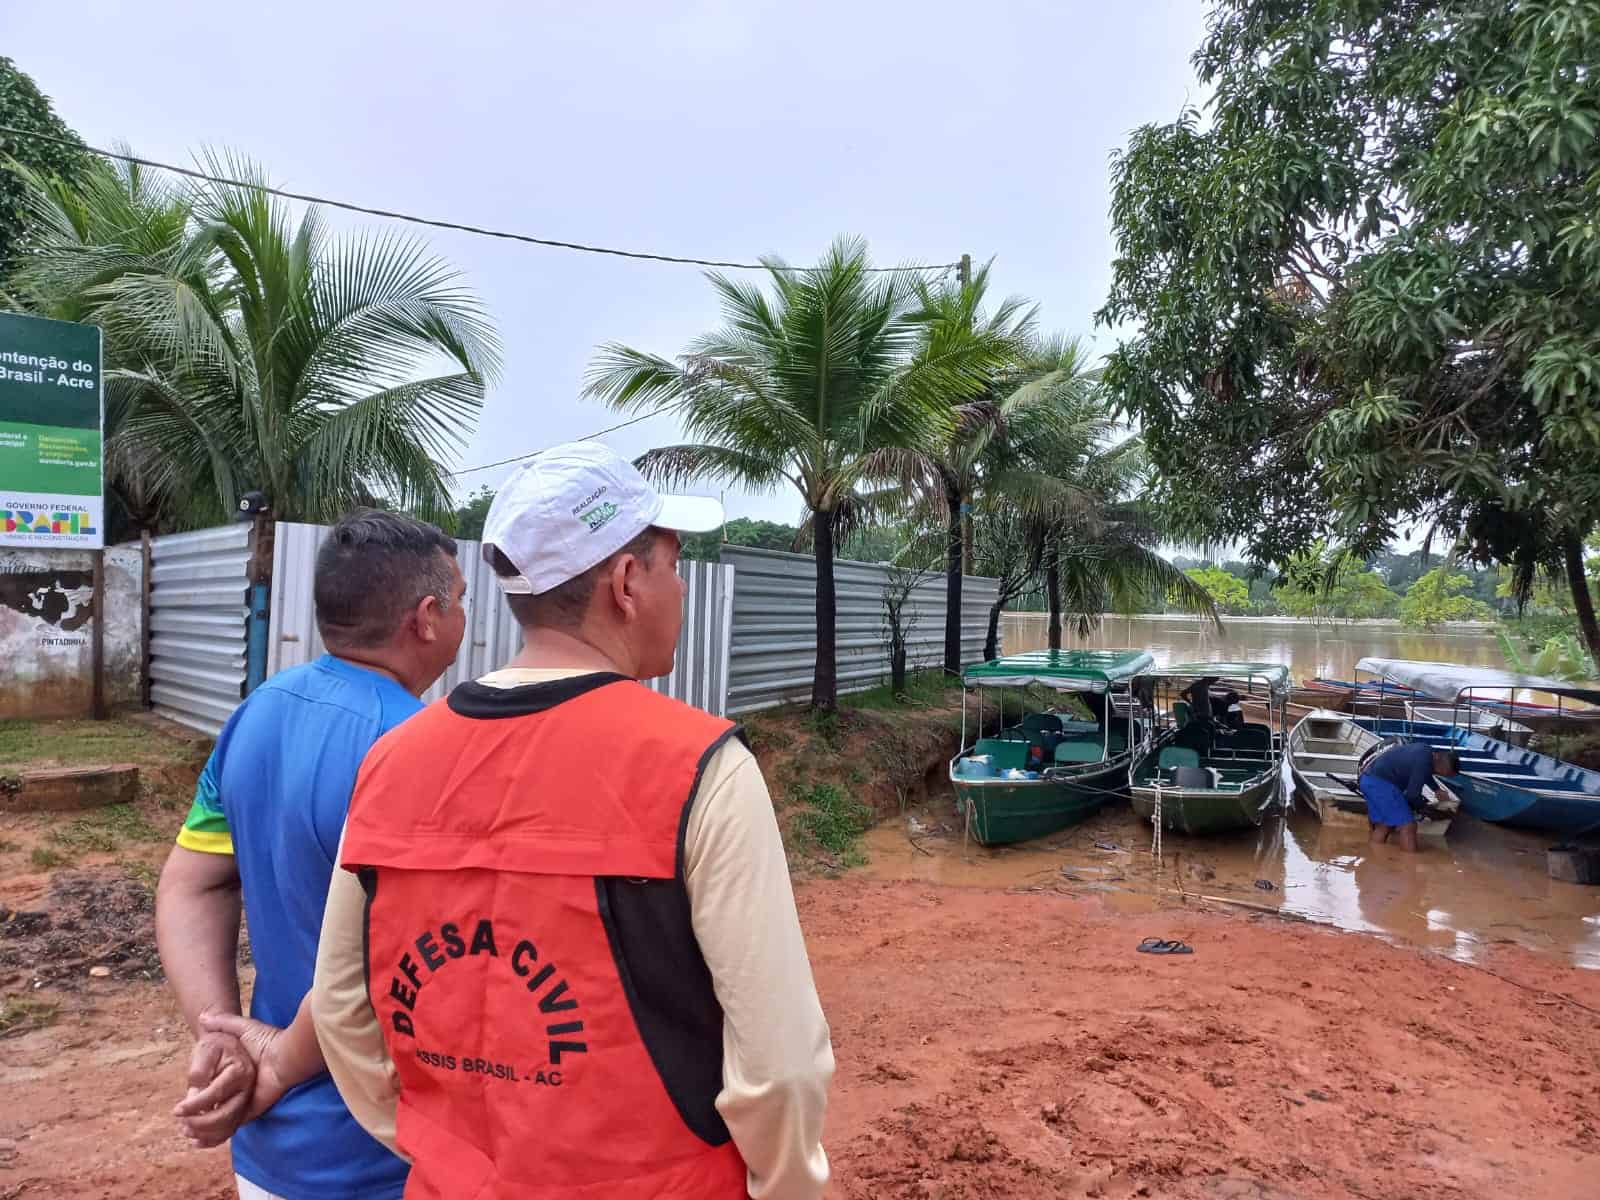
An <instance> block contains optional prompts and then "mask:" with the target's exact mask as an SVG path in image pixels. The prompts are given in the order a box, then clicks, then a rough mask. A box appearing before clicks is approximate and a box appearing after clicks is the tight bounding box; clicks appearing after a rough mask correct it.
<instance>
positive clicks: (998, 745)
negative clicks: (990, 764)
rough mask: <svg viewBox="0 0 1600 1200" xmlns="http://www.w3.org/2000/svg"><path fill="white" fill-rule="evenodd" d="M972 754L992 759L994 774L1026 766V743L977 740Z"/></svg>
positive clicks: (994, 739) (997, 739)
mask: <svg viewBox="0 0 1600 1200" xmlns="http://www.w3.org/2000/svg"><path fill="white" fill-rule="evenodd" d="M972 753H973V754H987V755H989V756H990V757H992V758H993V759H994V769H995V773H996V774H998V773H999V772H1001V771H1006V770H1010V769H1011V768H1013V767H1014V768H1016V769H1018V770H1021V769H1023V768H1024V767H1026V766H1027V765H1028V743H1027V742H1016V741H1010V740H1002V739H1000V738H979V739H978V744H977V745H976V746H974V747H973V748H972Z"/></svg>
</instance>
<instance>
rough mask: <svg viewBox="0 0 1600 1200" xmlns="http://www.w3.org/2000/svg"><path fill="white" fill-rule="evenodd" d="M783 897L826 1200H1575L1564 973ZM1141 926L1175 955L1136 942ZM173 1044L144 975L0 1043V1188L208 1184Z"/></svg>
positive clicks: (1019, 914) (1329, 935)
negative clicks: (174, 1111)
mask: <svg viewBox="0 0 1600 1200" xmlns="http://www.w3.org/2000/svg"><path fill="white" fill-rule="evenodd" d="M800 906H801V915H802V919H803V921H804V923H805V927H806V932H807V938H808V942H809V945H810V947H811V954H812V962H813V966H814V969H815V971H816V976H817V983H818V987H819V988H820V990H821V993H822V999H823V1004H824V1006H825V1008H826V1010H827V1013H828V1018H829V1021H830V1022H831V1024H832V1027H833V1037H834V1048H835V1052H836V1054H837V1057H838V1061H839V1072H838V1077H837V1080H836V1083H835V1087H834V1092H833V1100H832V1107H831V1109H830V1112H829V1116H828V1135H827V1144H828V1148H829V1152H830V1154H831V1156H832V1159H833V1163H834V1168H835V1178H836V1182H835V1185H834V1189H833V1194H835V1195H839V1196H848V1197H863V1198H864V1197H908V1198H909V1197H917V1198H924V1197H926V1198H943V1200H965V1198H967V1197H988V1196H1015V1197H1020V1198H1024V1200H1030V1198H1033V1197H1047V1196H1048V1197H1054V1196H1073V1197H1076V1196H1134V1195H1155V1196H1176V1197H1218V1196H1233V1197H1291V1196H1292V1197H1345V1196H1355V1197H1441V1198H1442V1197H1469V1196H1470V1197H1477V1196H1486V1197H1487V1196H1495V1197H1530V1198H1532V1197H1548V1198H1556V1197H1580V1196H1592V1195H1594V1180H1595V1179H1596V1178H1597V1177H1600V1175H1597V1172H1600V1100H1597V1098H1596V1093H1597V1089H1596V1086H1595V1085H1596V1082H1597V1078H1596V1069H1597V1063H1600V1021H1597V1019H1596V1018H1597V1015H1600V986H1597V982H1600V977H1597V976H1596V975H1595V973H1593V972H1584V971H1578V970H1575V969H1572V968H1563V967H1559V966H1555V965H1553V964H1551V963H1549V962H1548V961H1546V960H1543V959H1539V958H1535V957H1533V956H1532V955H1530V954H1528V953H1527V952H1525V951H1521V950H1507V951H1504V952H1503V953H1502V954H1501V955H1500V956H1498V957H1497V958H1496V959H1495V961H1494V963H1493V966H1492V969H1493V970H1494V971H1495V972H1497V974H1490V973H1488V972H1487V971H1485V970H1482V969H1479V968H1474V967H1468V966H1462V965H1460V964H1456V963H1453V962H1450V961H1448V960H1445V959H1442V958H1439V957H1437V956H1433V955H1429V954H1425V953H1422V952H1419V951H1416V950H1411V949H1406V948H1398V947H1394V946H1390V945H1388V944H1386V943H1384V942H1382V941H1379V940H1377V939H1374V938H1370V937H1366V936H1363V935H1358V934H1340V933H1335V932H1331V931H1328V930H1325V929H1321V928H1318V927H1314V926H1308V925H1296V924H1289V923H1286V922H1282V921H1279V920H1277V919H1274V918H1268V917H1245V916H1227V915H1222V914H1218V913H1210V912H1185V911H1179V910H1174V911H1170V912H1167V913H1163V914H1148V915H1144V916H1139V917H1130V916H1127V915H1124V914H1117V913H1112V912H1108V911H1106V910H1104V909H1103V908H1101V907H1100V905H1099V904H1098V902H1096V901H1092V900H1090V901H1084V900H1073V899H1068V898H1065V897H1061V896H1057V895H1053V894H1021V895H1018V894H1007V893H1004V892H994V891H986V890H980V889H969V888H953V887H946V888H933V887H929V886H925V885H917V884H884V883H873V882H869V881H866V880H862V879H859V878H854V877H847V878H845V879H840V880H813V881H810V882H807V883H805V884H803V885H802V886H801V889H800ZM863 913H868V914H871V919H870V920H865V921H864V920H863V919H862V914H863ZM1151 933H1159V934H1162V935H1165V936H1175V937H1182V938H1184V939H1186V940H1187V941H1188V942H1189V943H1190V944H1192V945H1193V947H1194V950H1195V953H1194V954H1193V955H1190V956H1184V957H1170V958H1152V957H1149V956H1145V955H1140V954H1136V953H1135V952H1134V945H1135V944H1136V943H1137V942H1138V941H1139V940H1140V938H1141V937H1143V936H1145V935H1146V934H1151ZM187 1041H188V1039H187V1036H186V1034H185V1033H184V1032H183V1030H182V1028H181V1026H180V1025H179V1022H178V1021H177V1018H176V1014H175V1012H174V1010H173V1007H172V1005H171V1003H170V1001H169V1000H168V999H167V996H166V994H165V992H164V991H163V990H162V989H161V987H160V986H159V985H155V984H149V983H139V982H127V981H122V980H117V979H106V980H91V981H88V985H87V986H85V987H84V988H82V989H81V990H79V991H77V992H76V993H75V994H74V995H73V997H72V999H71V1002H70V1005H69V1007H68V1009H67V1011H66V1012H65V1013H64V1015H63V1016H62V1018H61V1019H60V1020H58V1021H57V1023H56V1024H54V1025H52V1026H50V1027H48V1028H44V1029H37V1030H33V1031H31V1032H27V1033H23V1034H21V1035H19V1036H14V1037H11V1038H8V1039H6V1040H5V1041H3V1042H0V1047H3V1055H0V1090H3V1091H4V1094H5V1097H6V1103H5V1104H4V1106H3V1107H0V1196H4V1197H7V1198H8V1200H10V1198H15V1197H28V1198H30V1200H35V1198H45V1197H52V1198H53V1197H88V1196H102V1195H105V1196H109V1195H116V1196H121V1197H130V1198H134V1200H142V1198H149V1200H155V1198H156V1197H173V1196H193V1197H213V1196H214V1197H219V1198H220V1197H223V1196H227V1195H229V1194H230V1186H229V1170H228V1165H227V1158H226V1155H225V1154H223V1153H217V1152H202V1151H194V1150H191V1149H188V1148H187V1147H186V1146H185V1144H184V1143H183V1142H182V1141H181V1140H180V1139H179V1138H178V1137H177V1135H176V1133H175V1131H174V1130H173V1127H172V1124H171V1121H170V1119H169V1118H168V1116H167V1109H168V1107H169V1106H170V1104H171V1103H172V1101H173V1098H174V1097H175V1095H176V1094H177V1091H178V1086H179V1079H180V1073H181V1068H182V1062H183V1057H184V1054H185V1050H186V1047H187Z"/></svg>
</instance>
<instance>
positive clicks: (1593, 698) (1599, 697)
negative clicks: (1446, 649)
mask: <svg viewBox="0 0 1600 1200" xmlns="http://www.w3.org/2000/svg"><path fill="white" fill-rule="evenodd" d="M1356 670H1357V671H1365V672H1367V674H1369V675H1378V676H1381V677H1383V678H1384V679H1392V680H1393V681H1394V682H1396V683H1403V684H1405V685H1406V686H1407V687H1409V688H1414V689H1415V690H1416V691H1419V692H1421V693H1423V694H1424V695H1427V696H1432V697H1433V698H1434V699H1435V700H1446V701H1454V700H1456V699H1457V698H1458V697H1460V696H1461V695H1462V694H1463V693H1466V692H1471V693H1472V694H1473V695H1474V696H1478V697H1479V698H1481V699H1486V700H1493V699H1500V698H1501V697H1498V696H1495V695H1493V693H1495V692H1506V691H1515V690H1518V689H1525V690H1527V691H1530V692H1549V693H1550V694H1551V695H1553V696H1563V697H1569V698H1571V699H1573V700H1585V701H1587V702H1588V703H1590V704H1600V683H1568V682H1567V681H1565V680H1562V679H1549V678H1547V677H1545V676H1543V675H1520V674H1518V673H1517V672H1515V671H1500V670H1496V669H1495V668H1494V667H1466V666H1462V665H1461V664H1460V663H1439V662H1414V661H1412V660H1411V659H1407V658H1363V659H1362V660H1361V661H1360V662H1358V663H1357V664H1356ZM1482 693H1490V694H1489V695H1481V694H1482Z"/></svg>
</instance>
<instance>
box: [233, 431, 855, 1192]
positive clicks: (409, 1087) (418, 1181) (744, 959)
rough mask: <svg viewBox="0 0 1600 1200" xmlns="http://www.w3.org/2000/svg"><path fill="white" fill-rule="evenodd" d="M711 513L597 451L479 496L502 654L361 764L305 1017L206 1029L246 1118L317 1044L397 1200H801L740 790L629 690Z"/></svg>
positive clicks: (762, 803) (802, 1186) (751, 799)
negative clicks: (402, 1199)
mask: <svg viewBox="0 0 1600 1200" xmlns="http://www.w3.org/2000/svg"><path fill="white" fill-rule="evenodd" d="M721 520H722V514H721V507H720V505H718V504H717V503H716V502H715V501H711V500H703V499H696V498H689V497H663V496H660V495H658V494H657V493H656V492H655V491H654V490H653V489H652V488H651V487H650V485H649V484H648V483H647V482H646V481H645V480H644V478H643V477H642V476H640V475H639V473H638V472H637V471H636V470H634V468H633V467H632V466H631V465H630V464H628V463H627V462H626V461H625V460H623V459H621V458H619V457H618V456H617V455H615V454H614V453H612V452H611V451H609V450H606V449H605V448H603V447H601V446H598V445H596V444H594V443H574V444H571V445H566V446H561V447H557V448H556V449H554V450H550V451H547V452H545V453H544V454H541V455H539V456H538V457H536V458H534V459H533V460H532V461H531V462H529V463H528V465H527V466H526V467H524V468H523V469H522V470H521V471H520V472H519V473H518V474H517V475H516V476H515V477H514V478H513V479H512V481H511V482H510V483H509V484H508V486H507V487H506V488H504V489H503V490H502V491H501V492H500V493H499V494H498V496H497V497H496V498H495V501H494V504H493V506H492V507H491V509H490V511H489V515H488V519H487V522H486V525H485V530H484V553H485V556H486V557H487V558H488V560H489V562H490V563H491V565H492V566H493V568H494V570H495V573H496V575H497V577H498V581H499V583H500V586H501V588H502V589H503V590H504V591H505V592H506V594H507V595H508V597H509V603H510V606H511V610H512V613H513V615H514V616H515V617H516V619H517V621H518V622H519V624H520V625H521V626H522V632H523V639H524V644H523V649H522V651H521V652H520V653H519V654H518V655H517V657H516V658H515V659H513V660H512V662H511V663H510V664H509V665H508V666H507V667H506V668H504V669H503V670H499V671H494V672H491V673H490V674H488V675H486V676H484V677H483V678H481V679H479V680H477V681H476V682H473V683H467V684H463V685H461V686H460V687H458V688H457V689H456V690H455V692H453V693H452V694H451V696H450V697H449V698H448V700H446V701H443V702H440V703H437V704H435V705H433V706H432V707H431V708H429V709H428V710H426V711H425V712H423V713H422V714H420V715H419V716H417V717H415V718H413V719H412V720H411V721H410V722H408V723H407V724H406V725H404V726H402V727H400V728H399V729H396V730H395V731H394V732H393V733H391V734H389V735H387V736H386V737H384V738H383V739H382V740H381V741H380V742H379V743H378V744H377V745H376V746H375V747H374V748H373V751H372V753H371V754H370V755H369V756H368V758H367V761H366V763H365V764H364V765H363V767H362V773H361V778H360V780H359V782H358V784H357V787H356V791H355V796H354V798H353V799H352V801H351V805H350V816H349V821H348V823H347V825H346V827H345V834H344V841H343V844H342V847H341V850H340V862H341V863H342V865H343V866H344V867H345V868H346V870H345V871H343V872H340V871H336V872H335V873H334V875H335V880H334V886H333V888H332V890H331V891H330V894H329V898H328V907H327V912H326V915H325V918H324V923H323V931H322V940H321V944H320V947H319V953H318V963H317V974H316V982H315V985H314V988H313V993H312V999H311V1001H310V1004H309V1010H310V1011H309V1014H308V1012H307V1011H306V1010H302V1014H301V1018H300V1019H297V1021H296V1023H295V1027H294V1028H293V1029H291V1030H290V1031H289V1033H288V1034H287V1035H281V1036H280V1035H279V1031H276V1030H272V1029H269V1028H265V1027H260V1026H251V1025H250V1023H248V1022H245V1021H243V1020H242V1019H241V1018H236V1017H235V1018H218V1020H219V1021H220V1022H221V1024H220V1025H219V1027H220V1028H224V1029H230V1030H233V1031H236V1032H238V1033H240V1034H242V1035H244V1040H245V1044H246V1045H247V1046H248V1047H249V1048H250V1049H251V1051H252V1053H253V1054H254V1055H255V1056H256V1057H258V1058H259V1059H260V1061H261V1069H260V1071H259V1073H258V1079H259V1080H260V1081H261V1082H260V1083H258V1094H257V1103H256V1108H257V1109H259V1108H261V1107H263V1106H264V1105H266V1104H268V1103H270V1102H271V1101H272V1100H273V1099H274V1093H275V1092H276V1091H277V1090H278V1089H281V1088H284V1087H288V1086H292V1085H293V1084H294V1083H295V1082H296V1080H297V1079H298V1078H299V1077H301V1076H302V1075H303V1074H305V1073H307V1072H309V1071H310V1070H312V1069H315V1067H316V1066H319V1065H320V1063H321V1061H322V1059H323V1057H324V1056H325V1058H326V1064H327V1067H328V1069H329V1070H330V1071H331V1072H332V1074H333V1077H334V1080H335V1082H336V1083H337V1084H338V1086H339V1090H340V1092H341V1094H342V1095H343V1096H344V1098H345V1100H346V1103H347V1104H348V1105H349V1106H350V1109H351V1111H352V1113H354V1114H355V1116H356V1118H357V1119H358V1120H359V1121H361V1123H362V1124H363V1125H364V1126H365V1127H366V1128H367V1129H368V1130H369V1131H370V1132H371V1133H372V1134H373V1135H374V1136H375V1137H377V1138H378V1139H380V1140H381V1141H384V1142H386V1143H387V1144H389V1145H391V1146H394V1147H395V1148H396V1149H397V1150H398V1151H399V1152H400V1153H401V1154H403V1155H405V1156H406V1157H407V1158H409V1159H410V1160H411V1162H412V1170H411V1175H410V1179H409V1182H408V1184H407V1189H406V1196H407V1198H408V1200H433V1198H435V1197H438V1198H443V1197H474V1198H481V1200H498V1198H501V1197H504V1198H507V1200H509V1198H510V1197H513V1196H516V1197H534V1196H539V1197H544V1196H548V1197H572V1198H574V1200H578V1198H580V1197H581V1198H584V1200H589V1198H598V1197H602V1196H603V1197H605V1198H606V1200H655V1198H657V1197H683V1198H685V1200H687V1198H689V1197H694V1198H702V1197H742V1196H746V1195H749V1196H752V1197H774V1198H784V1200H789V1198H793V1200H810V1198H812V1197H816V1196H819V1195H820V1194H821V1193H822V1191H823V1189H824V1187H825V1186H826V1183H827V1179H828V1163H827V1157H826V1155H825V1154H824V1152H823V1149H822V1144H821V1135H822V1121H823V1112H824V1108H825V1105H826V1098H827V1087H828V1082H829V1080H830V1079H831V1077H832V1074H833V1052H832V1047H831V1045H830V1041H829V1034H828V1027H827V1023H826V1021H825V1020H824V1018H823V1015H822V1010H821V1006H820V1004H819V1003H818V1000H817V994H816V988H815V985H814V984H813V982H812V977H811V968H810V963H809V961H808V960H807V957H806V951H805V944H804V941H803V939H802V936H801V932H800V926H799V921H798V918H797V916H796V913H795V907H794V897H793V893H792V891H791V888H790V883H789V875H788V870H787V865H786V862H785V859H784V852H783V846H782V842H781V840H780V838H779V834H778V828H777V822H776V820H775V817H774V815H773V810H772V804H771V800H770V798H769V796H768V794H767V790H766V785H765V783H764V782H763V780H762V778H761V773H760V769H759V768H758V766H757V765H756V762H755V759H754V757H753V756H752V755H751V753H750V751H749V750H748V749H747V748H746V747H745V745H744V743H743V741H742V740H741V739H740V737H739V731H738V729H737V727H736V726H734V725H732V724H731V723H730V722H728V721H725V720H722V719H720V718H716V717H712V716H710V715H708V714H706V713H704V712H701V711H699V710H697V709H693V708H690V707H688V706H687V705H683V704H679V703H677V702H676V701H673V700H669V699H666V698H664V697H662V696H659V695H657V694H656V693H654V692H652V691H650V690H649V689H647V688H645V687H643V686H642V685H641V684H640V683H638V682H637V681H638V680H640V679H650V678H654V677H657V676H661V675H665V674H667V673H668V672H669V671H670V670H671V669H672V663H673V656H674V653H675V649H676V645H677V640H678V632H679V629H680V627H681V625H682V620H683V596H684V590H683V584H682V582H681V581H680V579H679V577H678V574H677V569H676V568H677V560H678V549H679V540H678V531H685V532H701V531H709V530H711V529H714V528H716V527H717V526H718V525H720V524H721ZM310 1015H314V1018H315V1025H316V1030H315V1032H316V1038H317V1039H319V1040H320V1053H319V1052H318V1048H317V1041H316V1040H313V1039H312V1038H311V1037H310V1036H309V1035H308V1030H309V1020H308V1019H307V1018H308V1016H310Z"/></svg>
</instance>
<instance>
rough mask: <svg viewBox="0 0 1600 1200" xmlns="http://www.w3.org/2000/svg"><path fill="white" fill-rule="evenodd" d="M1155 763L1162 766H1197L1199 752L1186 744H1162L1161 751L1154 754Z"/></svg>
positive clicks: (1198, 763)
mask: <svg viewBox="0 0 1600 1200" xmlns="http://www.w3.org/2000/svg"><path fill="white" fill-rule="evenodd" d="M1156 765H1157V766H1159V767H1163V768H1165V767H1198V766H1199V765H1200V752H1199V751H1198V750H1191V749H1190V748H1189V747H1188V746H1163V747H1161V753H1160V754H1159V755H1157V756H1156Z"/></svg>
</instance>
